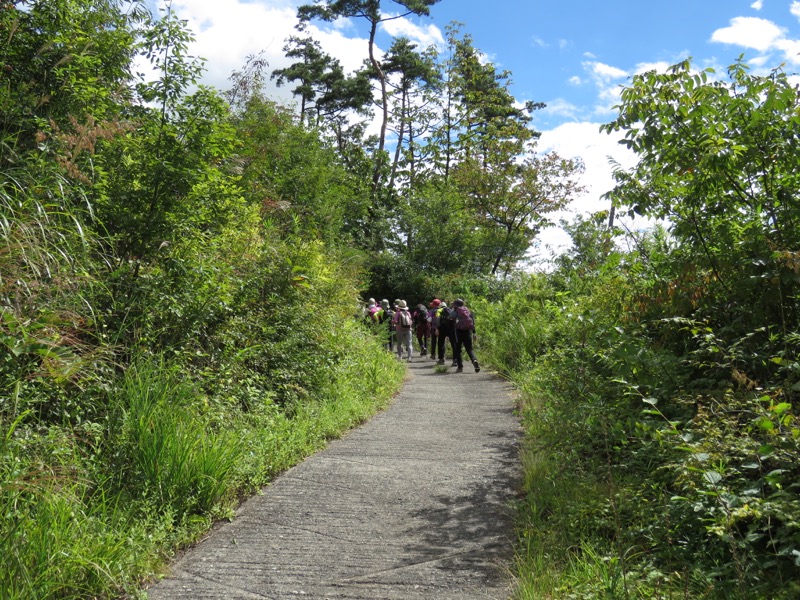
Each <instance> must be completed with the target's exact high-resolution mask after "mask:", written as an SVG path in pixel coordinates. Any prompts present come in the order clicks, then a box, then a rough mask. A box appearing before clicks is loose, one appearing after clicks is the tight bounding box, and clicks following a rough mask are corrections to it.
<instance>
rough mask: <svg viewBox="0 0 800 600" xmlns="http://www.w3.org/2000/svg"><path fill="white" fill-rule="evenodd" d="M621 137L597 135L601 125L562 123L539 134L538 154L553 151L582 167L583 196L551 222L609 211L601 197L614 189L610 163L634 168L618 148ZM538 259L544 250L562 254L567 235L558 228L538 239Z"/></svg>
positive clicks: (632, 159) (631, 158) (632, 158)
mask: <svg viewBox="0 0 800 600" xmlns="http://www.w3.org/2000/svg"><path fill="white" fill-rule="evenodd" d="M621 138H622V134H619V133H617V134H607V133H601V132H600V123H594V122H589V121H582V122H575V123H565V124H563V125H559V126H558V127H556V128H554V129H551V130H548V131H544V132H542V135H541V137H540V138H539V144H538V151H539V152H548V151H555V152H557V153H558V154H559V155H561V156H562V157H564V158H580V159H581V160H582V161H583V163H584V167H585V171H584V173H583V175H582V176H581V177H580V183H581V185H583V186H584V187H586V192H585V193H584V194H582V195H580V196H579V197H577V198H575V200H573V202H572V203H571V204H570V206H569V207H568V209H567V210H565V211H563V212H561V213H558V214H556V215H554V220H555V221H558V220H559V219H562V218H563V219H565V220H567V221H571V220H572V219H573V218H574V217H575V215H576V214H582V215H588V214H591V213H595V212H598V211H601V210H608V209H609V208H611V206H610V204H609V201H608V200H604V199H603V198H602V196H603V194H605V193H606V192H608V191H610V190H612V189H613V188H614V178H613V176H612V169H611V168H610V166H609V160H610V159H613V161H615V162H616V163H618V164H619V165H620V166H621V167H622V168H623V169H630V168H632V167H633V166H634V165H635V164H636V155H635V154H634V153H633V152H632V151H630V150H628V148H626V147H625V146H623V145H621V144H619V140H620V139H621ZM539 242H540V249H539V254H540V255H541V256H540V258H543V257H544V256H546V255H547V254H548V252H547V249H548V248H549V249H552V250H555V251H556V252H558V251H563V250H565V249H566V248H568V247H569V246H570V245H571V240H570V238H569V235H567V233H566V232H565V231H564V230H563V229H561V227H551V228H548V229H546V230H545V231H543V232H542V234H541V235H540V237H539Z"/></svg>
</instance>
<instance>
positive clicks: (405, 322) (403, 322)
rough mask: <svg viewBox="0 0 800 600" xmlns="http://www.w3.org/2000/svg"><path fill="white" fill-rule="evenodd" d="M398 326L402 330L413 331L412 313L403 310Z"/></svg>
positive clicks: (398, 319) (398, 318)
mask: <svg viewBox="0 0 800 600" xmlns="http://www.w3.org/2000/svg"><path fill="white" fill-rule="evenodd" d="M397 325H398V326H399V327H400V328H401V329H411V325H412V320H411V313H410V312H408V311H407V310H401V311H400V316H399V317H397Z"/></svg>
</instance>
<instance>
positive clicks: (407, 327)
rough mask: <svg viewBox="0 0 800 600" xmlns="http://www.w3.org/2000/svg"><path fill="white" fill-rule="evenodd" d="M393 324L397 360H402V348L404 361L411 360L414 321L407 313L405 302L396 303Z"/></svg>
mask: <svg viewBox="0 0 800 600" xmlns="http://www.w3.org/2000/svg"><path fill="white" fill-rule="evenodd" d="M392 321H393V322H394V328H395V332H396V334H397V358H399V359H401V360H402V358H403V347H405V349H406V352H407V358H406V360H411V353H412V347H411V333H412V328H413V326H414V319H413V318H412V316H411V313H410V312H409V311H408V305H407V304H406V301H405V300H398V301H397V312H396V313H394V317H393V318H392Z"/></svg>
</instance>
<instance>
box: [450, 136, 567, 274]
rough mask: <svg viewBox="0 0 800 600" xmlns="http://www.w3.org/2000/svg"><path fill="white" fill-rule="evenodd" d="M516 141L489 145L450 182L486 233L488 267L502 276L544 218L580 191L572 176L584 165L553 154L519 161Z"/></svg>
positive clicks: (459, 168) (521, 254)
mask: <svg viewBox="0 0 800 600" xmlns="http://www.w3.org/2000/svg"><path fill="white" fill-rule="evenodd" d="M517 144H518V143H517V142H513V143H512V142H507V141H506V142H503V141H496V140H495V141H493V142H492V144H491V146H487V148H486V152H485V153H484V154H482V155H472V156H468V157H467V158H466V159H464V160H463V161H462V162H461V163H460V164H459V165H458V166H457V168H456V171H455V173H454V175H453V178H454V180H455V182H456V185H457V186H458V188H459V189H460V190H461V191H462V193H463V194H464V195H465V196H466V197H468V198H469V199H470V208H471V209H472V211H474V212H475V214H477V215H478V216H479V217H480V219H481V223H482V228H483V231H484V233H485V241H484V254H485V259H484V260H485V261H486V269H487V270H488V271H489V272H491V273H492V274H496V273H497V272H498V271H499V270H500V268H501V267H503V271H505V272H506V273H507V272H508V271H509V270H510V269H511V268H512V267H513V266H514V265H515V264H516V263H517V262H518V261H520V260H521V259H522V258H523V257H524V256H525V254H526V252H527V251H528V248H529V247H530V244H531V243H532V241H533V239H534V238H535V237H536V235H538V234H539V232H540V231H541V230H542V229H543V228H544V227H547V226H549V225H550V221H549V220H548V218H547V216H546V215H548V214H550V213H553V212H556V211H559V210H563V209H564V208H565V207H566V206H567V204H568V203H569V202H570V201H571V200H572V199H573V198H574V196H575V195H576V194H578V193H580V192H581V191H583V188H582V187H581V186H579V185H578V183H577V181H576V180H575V177H576V176H577V175H579V174H580V173H581V172H582V170H583V166H582V164H581V163H580V162H579V161H578V160H574V159H564V158H562V157H560V156H559V155H558V154H557V153H555V152H549V153H547V154H544V155H541V156H539V155H536V154H533V153H531V154H529V155H527V156H524V157H520V153H519V150H520V148H519V146H518V145H517Z"/></svg>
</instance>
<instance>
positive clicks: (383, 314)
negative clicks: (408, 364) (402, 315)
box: [377, 299, 394, 352]
mask: <svg viewBox="0 0 800 600" xmlns="http://www.w3.org/2000/svg"><path fill="white" fill-rule="evenodd" d="M377 315H378V323H381V324H385V326H386V331H387V332H388V334H389V339H388V343H387V347H388V348H389V352H393V351H394V323H393V322H392V320H393V318H394V311H393V310H392V308H391V306H389V301H388V300H386V299H383V300H381V308H380V310H379V311H378V312H377Z"/></svg>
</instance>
